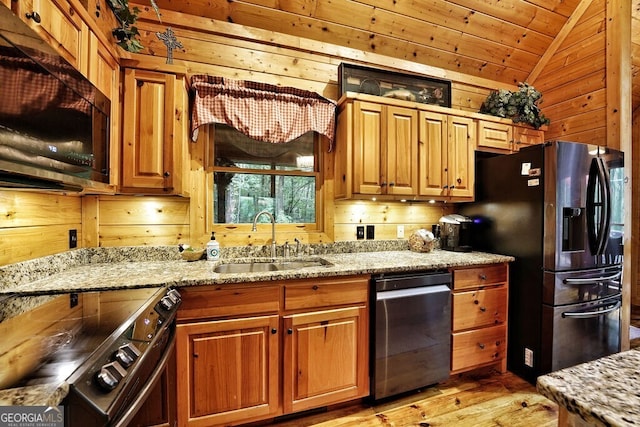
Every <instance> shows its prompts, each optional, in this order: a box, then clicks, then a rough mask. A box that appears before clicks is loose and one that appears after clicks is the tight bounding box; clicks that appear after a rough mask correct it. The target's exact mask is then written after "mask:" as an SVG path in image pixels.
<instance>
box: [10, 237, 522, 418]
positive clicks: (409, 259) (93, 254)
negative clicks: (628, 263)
mask: <svg viewBox="0 0 640 427" xmlns="http://www.w3.org/2000/svg"><path fill="white" fill-rule="evenodd" d="M225 249H226V250H223V252H222V254H223V257H222V258H221V260H220V261H216V262H211V261H206V260H201V261H195V262H188V261H184V260H182V259H181V258H180V255H179V253H178V250H177V247H126V248H86V249H80V250H74V251H69V252H66V253H63V254H58V255H52V256H49V257H43V258H40V259H36V260H31V261H26V262H24V263H17V264H12V265H8V266H3V267H0V322H1V321H2V320H3V319H6V318H9V317H13V316H17V315H20V314H22V313H25V312H27V311H29V310H31V309H33V308H34V307H36V306H38V305H39V304H41V303H42V302H43V301H46V300H47V299H48V298H50V295H53V294H59V293H67V292H82V291H95V290H117V289H127V288H140V287H168V286H171V287H186V286H202V285H213V284H231V283H252V282H264V281H275V280H288V279H310V278H318V277H336V276H346V275H354V274H383V273H400V272H414V271H426V270H439V269H447V268H452V267H465V266H473V265H483V264H496V263H504V262H511V261H513V260H514V258H513V257H510V256H504V255H495V254H488V253H482V252H469V253H459V252H448V251H443V250H439V249H436V250H433V251H431V252H428V253H417V252H411V251H409V250H408V245H407V243H406V241H386V242H384V241H382V242H379V241H375V242H363V243H360V244H357V243H355V242H350V243H345V244H340V243H338V244H334V245H316V246H315V247H314V251H313V252H314V255H306V256H301V257H290V260H308V259H318V258H320V259H322V260H324V261H325V262H327V263H329V265H323V266H318V267H307V268H302V269H298V270H283V271H274V272H259V273H240V274H219V273H215V272H214V271H213V270H214V268H215V267H216V266H217V265H218V264H220V263H225V262H233V261H242V262H249V261H270V260H273V258H266V257H264V253H265V252H266V250H267V248H264V250H263V251H262V252H258V251H256V250H253V251H252V252H250V253H247V252H246V251H244V250H233V249H228V248H225ZM358 250H362V252H358ZM256 254H257V255H259V256H257V257H256V256H254V255H256ZM277 260H278V261H281V260H283V258H282V257H280V258H278V259H277ZM67 391H68V384H66V383H63V384H50V385H47V384H45V385H42V386H37V387H19V388H13V389H5V390H0V405H14V404H17V405H20V404H29V405H46V406H55V405H57V404H59V403H60V402H62V400H63V399H64V397H65V396H66V393H67ZM21 402H22V403H21Z"/></svg>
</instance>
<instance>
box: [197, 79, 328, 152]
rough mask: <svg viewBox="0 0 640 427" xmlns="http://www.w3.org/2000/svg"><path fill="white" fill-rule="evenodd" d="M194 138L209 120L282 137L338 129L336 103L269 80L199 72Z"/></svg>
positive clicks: (258, 135)
mask: <svg viewBox="0 0 640 427" xmlns="http://www.w3.org/2000/svg"><path fill="white" fill-rule="evenodd" d="M191 85H192V87H193V89H194V90H195V96H194V100H193V109H192V117H191V119H192V120H191V139H192V140H193V141H195V140H196V139H197V138H198V128H199V127H200V126H202V125H206V124H209V123H223V124H227V125H229V126H231V127H233V128H235V129H237V130H238V131H240V132H242V133H243V134H245V135H247V136H249V137H250V138H253V139H255V140H258V141H264V142H271V143H276V144H277V143H283V142H287V141H291V140H292V139H295V138H297V137H299V136H300V135H302V134H304V133H306V132H308V131H316V132H318V133H320V134H322V135H325V136H326V137H327V138H328V139H329V141H330V145H329V151H331V149H332V148H333V139H334V135H335V114H336V104H335V103H334V102H333V101H330V100H328V99H326V98H323V97H322V96H320V95H318V94H317V93H315V92H310V91H306V90H302V89H296V88H292V87H280V86H274V85H270V84H266V83H256V82H250V81H242V80H232V79H227V78H223V77H214V76H205V75H195V76H193V77H191Z"/></svg>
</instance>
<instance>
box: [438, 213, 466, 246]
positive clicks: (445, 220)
mask: <svg viewBox="0 0 640 427" xmlns="http://www.w3.org/2000/svg"><path fill="white" fill-rule="evenodd" d="M472 223H473V221H472V220H471V218H469V217H466V216H464V215H458V214H451V215H445V216H443V217H442V218H440V221H439V224H440V248H441V249H444V250H445V251H453V252H471V228H472V227H471V225H472Z"/></svg>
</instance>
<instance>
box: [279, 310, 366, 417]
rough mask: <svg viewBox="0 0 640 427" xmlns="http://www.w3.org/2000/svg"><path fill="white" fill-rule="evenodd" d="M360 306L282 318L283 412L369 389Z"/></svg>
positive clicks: (340, 399)
mask: <svg viewBox="0 0 640 427" xmlns="http://www.w3.org/2000/svg"><path fill="white" fill-rule="evenodd" d="M367 320H368V319H367V310H366V307H364V306H361V307H348V308H342V309H335V310H326V311H319V312H312V313H301V314H294V315H291V316H285V317H284V329H285V331H286V335H285V338H284V372H283V378H284V387H283V391H284V395H283V398H284V412H285V413H291V412H298V411H303V410H306V409H311V408H315V407H319V406H324V405H328V404H331V403H334V402H336V401H345V400H350V399H355V398H357V397H362V396H364V395H367V394H368V393H369V390H368V372H367V371H366V367H367V364H366V363H362V361H361V360H359V358H361V357H364V356H365V355H367V354H368V349H367V346H368V343H369V339H368V334H367Z"/></svg>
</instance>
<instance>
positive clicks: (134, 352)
mask: <svg viewBox="0 0 640 427" xmlns="http://www.w3.org/2000/svg"><path fill="white" fill-rule="evenodd" d="M113 357H114V359H115V360H116V361H117V362H119V363H120V365H122V366H123V367H124V368H125V369H127V368H128V367H129V366H131V365H132V364H133V362H135V361H136V359H138V357H140V350H138V349H137V348H136V346H135V345H133V344H132V343H127V344H125V345H122V346H120V348H118V350H117V351H116V353H115V355H114V356H113Z"/></svg>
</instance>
